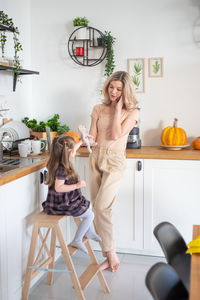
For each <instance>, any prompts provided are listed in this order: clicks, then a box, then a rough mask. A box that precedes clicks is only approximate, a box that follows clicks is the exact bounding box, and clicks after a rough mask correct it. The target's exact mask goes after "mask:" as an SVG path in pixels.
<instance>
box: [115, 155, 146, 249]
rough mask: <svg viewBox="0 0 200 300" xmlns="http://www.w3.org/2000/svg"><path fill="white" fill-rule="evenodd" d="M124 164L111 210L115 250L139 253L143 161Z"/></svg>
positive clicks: (141, 230)
mask: <svg viewBox="0 0 200 300" xmlns="http://www.w3.org/2000/svg"><path fill="white" fill-rule="evenodd" d="M126 164H127V167H126V171H125V174H124V176H123V179H122V182H121V185H120V188H119V192H118V193H117V196H116V201H115V205H114V210H113V214H114V219H113V221H114V224H115V226H114V228H115V240H116V248H117V250H118V251H119V252H126V253H133V252H137V253H138V252H139V253H140V250H142V249H143V171H144V168H143V160H138V159H127V160H126ZM138 164H139V165H138ZM140 165H141V170H140Z"/></svg>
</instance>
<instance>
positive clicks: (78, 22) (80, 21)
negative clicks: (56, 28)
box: [73, 17, 89, 27]
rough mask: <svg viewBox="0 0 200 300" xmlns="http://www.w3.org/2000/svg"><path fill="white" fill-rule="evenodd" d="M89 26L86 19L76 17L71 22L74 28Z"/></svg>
mask: <svg viewBox="0 0 200 300" xmlns="http://www.w3.org/2000/svg"><path fill="white" fill-rule="evenodd" d="M88 24H89V20H88V19H87V18H86V17H76V18H75V19H74V20H73V25H74V26H85V27H87V26H88Z"/></svg>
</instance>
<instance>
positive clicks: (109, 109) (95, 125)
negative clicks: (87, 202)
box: [89, 71, 139, 272]
mask: <svg viewBox="0 0 200 300" xmlns="http://www.w3.org/2000/svg"><path fill="white" fill-rule="evenodd" d="M103 93H104V100H103V103H102V104H98V105H95V107H94V108H93V111H92V114H91V126H90V132H89V134H90V135H92V136H93V137H94V140H95V142H97V146H96V147H95V148H94V149H93V151H92V153H91V154H90V159H89V165H90V194H91V201H92V204H93V210H94V214H95V219H94V226H95V229H96V232H97V234H98V235H99V236H100V237H101V239H102V242H101V247H102V252H103V255H104V256H105V257H107V259H106V260H105V261H104V262H103V263H102V265H101V269H102V270H104V269H106V268H108V267H110V269H111V271H112V272H115V271H116V270H117V269H118V268H119V265H120V261H119V258H118V257H117V254H116V252H115V242H114V233H113V223H112V207H113V203H114V200H115V197H116V193H117V190H118V188H119V184H120V181H121V179H122V176H123V173H124V170H125V167H126V158H125V149H126V143H127V138H128V134H129V132H130V131H131V129H132V128H133V127H134V126H135V125H136V123H137V121H138V115H139V111H138V109H137V103H138V102H137V100H136V98H135V93H134V86H133V82H132V80H131V77H130V75H129V74H128V73H127V72H123V71H118V72H115V73H113V74H112V75H111V76H110V77H109V78H108V79H107V81H106V82H105V84H104V88H103Z"/></svg>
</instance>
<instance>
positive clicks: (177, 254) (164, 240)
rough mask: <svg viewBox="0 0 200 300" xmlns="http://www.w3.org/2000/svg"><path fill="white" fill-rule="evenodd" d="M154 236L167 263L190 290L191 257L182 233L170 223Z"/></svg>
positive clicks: (160, 227)
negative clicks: (187, 251)
mask: <svg viewBox="0 0 200 300" xmlns="http://www.w3.org/2000/svg"><path fill="white" fill-rule="evenodd" d="M154 235H155V237H156V238H157V240H158V242H159V243H160V246H161V248H162V250H163V252H164V254H165V257H166V260H167V262H168V263H169V264H170V265H171V266H172V267H173V268H174V269H175V271H176V272H177V273H178V275H179V277H180V279H181V280H182V282H183V284H184V286H185V288H186V289H187V291H188V292H189V289H190V265H191V255H190V254H187V253H186V250H187V248H188V247H187V245H186V243H185V241H184V239H183V237H182V236H181V234H180V232H179V231H178V230H177V229H176V227H175V226H174V225H172V224H171V223H169V222H162V223H160V224H158V225H157V226H156V227H155V229H154Z"/></svg>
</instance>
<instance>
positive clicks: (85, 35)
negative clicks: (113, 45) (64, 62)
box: [68, 26, 107, 67]
mask: <svg viewBox="0 0 200 300" xmlns="http://www.w3.org/2000/svg"><path fill="white" fill-rule="evenodd" d="M68 52H69V55H70V57H71V59H72V60H73V61H74V62H75V63H77V64H78V65H81V66H84V67H93V66H96V65H98V64H100V63H101V62H102V61H103V60H104V59H105V57H106V53H107V47H106V45H105V43H104V35H103V33H102V32H101V31H100V30H98V29H96V28H93V27H84V26H81V27H78V28H77V29H75V30H74V31H73V32H72V34H71V35H70V37H69V40H68Z"/></svg>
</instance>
